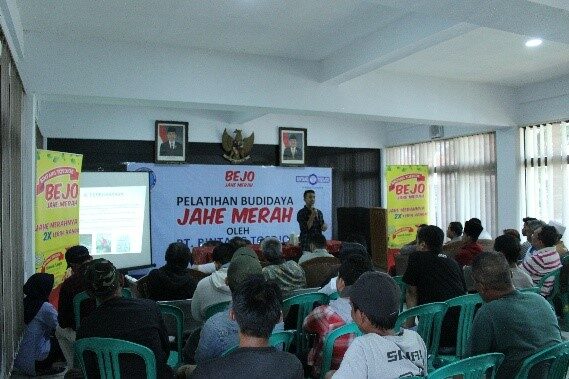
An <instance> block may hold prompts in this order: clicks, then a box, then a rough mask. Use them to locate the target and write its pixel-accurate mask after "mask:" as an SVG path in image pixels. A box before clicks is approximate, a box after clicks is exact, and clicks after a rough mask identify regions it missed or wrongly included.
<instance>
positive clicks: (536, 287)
mask: <svg viewBox="0 0 569 379" xmlns="http://www.w3.org/2000/svg"><path fill="white" fill-rule="evenodd" d="M518 291H520V292H533V293H537V294H539V293H540V292H541V288H539V287H538V286H535V287H528V288H519V289H518Z"/></svg>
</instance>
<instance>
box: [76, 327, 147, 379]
mask: <svg viewBox="0 0 569 379" xmlns="http://www.w3.org/2000/svg"><path fill="white" fill-rule="evenodd" d="M74 346H75V347H74V349H75V358H76V359H77V362H79V367H80V368H81V371H82V372H83V375H84V376H85V377H87V369H86V367H85V360H84V356H83V355H84V353H85V351H92V352H93V353H95V355H96V356H97V365H98V367H99V373H100V377H101V378H102V379H107V378H108V379H110V378H113V379H120V378H121V372H120V364H119V354H136V355H139V356H140V357H141V358H142V359H143V360H144V363H145V365H146V378H148V379H155V378H156V358H155V357H154V353H153V352H152V350H150V349H149V348H147V347H146V346H142V345H139V344H136V343H133V342H129V341H123V340H117V339H114V338H98V337H92V338H84V339H80V340H77V341H75V344H74Z"/></svg>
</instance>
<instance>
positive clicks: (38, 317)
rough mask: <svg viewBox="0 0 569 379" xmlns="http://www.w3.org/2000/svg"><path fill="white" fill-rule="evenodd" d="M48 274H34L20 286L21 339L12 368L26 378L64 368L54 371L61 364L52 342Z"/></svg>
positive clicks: (53, 321) (52, 313) (54, 318)
mask: <svg viewBox="0 0 569 379" xmlns="http://www.w3.org/2000/svg"><path fill="white" fill-rule="evenodd" d="M53 281H54V277H53V275H52V274H46V273H37V274H33V275H32V276H30V278H29V279H28V280H27V281H26V284H24V295H26V297H25V298H24V323H25V324H26V328H25V330H24V337H23V338H22V343H21V344H20V350H19V351H18V355H17V356H16V360H15V361H14V366H15V367H16V368H17V369H18V370H20V371H22V372H23V373H25V374H27V375H49V374H55V373H59V372H62V371H63V370H64V369H65V367H60V368H54V367H53V366H52V365H53V363H54V362H56V361H57V360H58V359H59V360H63V354H62V353H61V350H60V349H59V345H58V344H57V340H56V338H55V327H56V326H57V311H56V310H55V308H54V306H53V305H51V304H50V303H49V301H48V297H49V294H50V293H51V290H52V289H53Z"/></svg>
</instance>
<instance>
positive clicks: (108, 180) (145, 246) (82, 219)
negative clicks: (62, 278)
mask: <svg viewBox="0 0 569 379" xmlns="http://www.w3.org/2000/svg"><path fill="white" fill-rule="evenodd" d="M79 183H80V188H81V190H80V200H79V235H80V243H81V245H84V246H86V247H87V248H88V249H89V251H90V252H91V255H92V256H93V258H94V259H96V258H105V259H108V260H109V261H111V262H113V264H114V265H115V266H116V267H117V268H119V269H129V268H143V267H150V266H151V264H152V250H151V244H150V199H149V197H150V190H149V181H148V172H83V173H81V178H80V181H79Z"/></svg>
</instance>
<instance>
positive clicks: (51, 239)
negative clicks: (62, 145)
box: [34, 150, 83, 287]
mask: <svg viewBox="0 0 569 379" xmlns="http://www.w3.org/2000/svg"><path fill="white" fill-rule="evenodd" d="M82 161H83V156H82V155H78V154H70V153H62V152H59V151H49V150H37V152H36V182H35V212H36V217H35V228H34V230H35V240H36V260H35V266H36V272H47V273H50V274H53V275H54V276H55V284H54V286H55V287H57V286H58V285H59V284H61V282H62V281H63V278H64V276H65V270H66V268H67V265H66V264H65V250H66V249H67V248H68V247H71V246H73V245H77V244H78V243H79V173H80V172H81V164H82Z"/></svg>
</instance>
